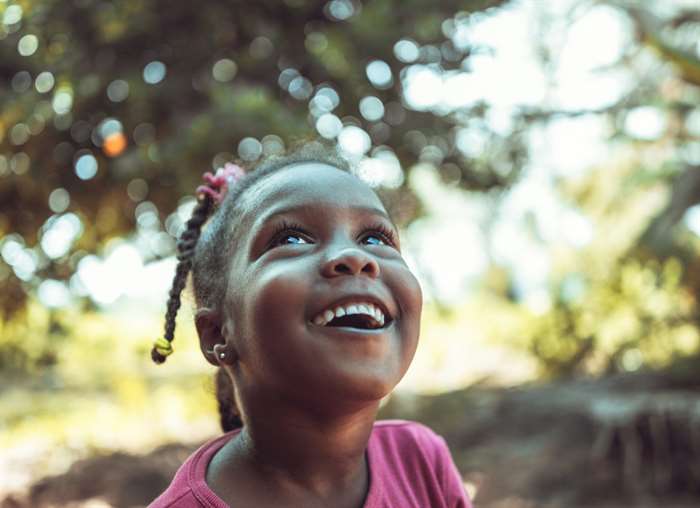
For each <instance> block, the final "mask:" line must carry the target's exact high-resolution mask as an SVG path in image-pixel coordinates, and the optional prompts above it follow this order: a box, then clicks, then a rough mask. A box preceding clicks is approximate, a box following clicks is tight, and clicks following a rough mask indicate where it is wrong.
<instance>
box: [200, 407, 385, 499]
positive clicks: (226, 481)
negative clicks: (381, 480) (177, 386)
mask: <svg viewBox="0 0 700 508" xmlns="http://www.w3.org/2000/svg"><path fill="white" fill-rule="evenodd" d="M270 407H271V406H269V405H268V406H267V408H268V411H265V412H263V414H262V416H261V417H259V418H255V417H252V415H254V414H256V412H255V411H251V412H249V413H248V415H247V418H246V424H245V426H244V427H243V429H242V430H241V432H240V434H239V435H238V436H237V437H236V438H235V439H232V440H231V441H229V443H228V444H227V445H226V446H224V447H223V448H222V449H221V450H219V452H218V453H217V456H215V457H214V458H213V459H212V462H211V463H210V465H209V468H208V470H207V483H209V484H210V486H212V487H213V488H214V490H215V491H216V492H217V493H219V494H220V495H221V496H222V498H224V500H230V502H231V503H233V502H234V501H237V502H238V503H242V504H243V505H245V503H244V502H243V501H242V499H246V496H247V494H250V499H251V500H252V499H256V500H257V501H256V503H257V505H258V506H268V505H269V506H282V505H285V506H286V505H287V504H289V502H290V501H291V502H292V504H291V505H292V506H337V507H344V506H349V507H350V506H361V504H362V501H363V500H364V498H365V496H366V494H367V491H368V489H369V469H368V464H367V462H366V458H365V457H366V455H365V451H366V449H367V443H368V441H369V437H370V434H371V432H372V426H373V424H374V420H375V418H376V414H377V410H378V408H379V402H378V401H376V402H372V403H368V404H363V405H362V407H355V408H353V409H352V410H351V411H350V410H348V411H347V412H345V413H344V414H339V413H336V414H335V415H333V416H328V415H325V416H318V415H313V416H310V415H309V413H297V412H292V413H291V414H290V412H289V407H287V408H285V410H286V411H285V410H282V411H269V408H270ZM272 407H275V406H272ZM283 413H284V414H283ZM228 496H230V497H228Z"/></svg>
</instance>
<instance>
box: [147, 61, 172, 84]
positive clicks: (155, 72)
mask: <svg viewBox="0 0 700 508" xmlns="http://www.w3.org/2000/svg"><path fill="white" fill-rule="evenodd" d="M166 72H167V69H166V67H165V64H164V63H163V62H161V61H159V60H154V61H152V62H150V63H149V64H147V65H146V67H144V68H143V80H144V81H145V82H146V83H148V84H149V85H155V84H158V83H160V82H161V81H163V79H165V74H166Z"/></svg>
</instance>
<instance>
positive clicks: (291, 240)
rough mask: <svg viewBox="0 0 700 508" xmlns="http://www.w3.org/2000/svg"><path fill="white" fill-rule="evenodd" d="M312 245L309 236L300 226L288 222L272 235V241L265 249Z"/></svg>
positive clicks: (282, 224)
mask: <svg viewBox="0 0 700 508" xmlns="http://www.w3.org/2000/svg"><path fill="white" fill-rule="evenodd" d="M310 243H313V242H312V241H311V235H309V233H307V232H306V231H305V230H304V229H303V228H302V227H301V226H299V225H297V224H291V223H288V222H283V223H281V224H280V225H279V226H278V227H277V228H275V231H274V232H273V233H272V239H271V240H270V242H269V243H268V246H267V248H268V249H271V248H273V247H282V246H285V245H305V244H310Z"/></svg>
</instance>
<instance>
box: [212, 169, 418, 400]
mask: <svg viewBox="0 0 700 508" xmlns="http://www.w3.org/2000/svg"><path fill="white" fill-rule="evenodd" d="M239 209H241V210H242V214H241V215H240V218H239V220H237V224H236V228H237V231H239V232H241V233H238V234H237V239H236V249H235V253H234V254H233V256H232V259H231V262H230V266H229V272H228V274H227V277H228V290H227V293H226V298H225V302H224V309H223V315H224V320H223V327H222V330H223V334H224V337H225V338H226V341H227V345H228V346H229V347H232V348H233V350H234V351H235V354H236V357H237V362H236V364H235V365H234V375H235V380H236V385H237V389H238V390H239V395H240V396H241V398H242V402H243V405H244V408H245V406H246V405H247V406H249V405H250V404H255V401H261V402H262V401H264V400H268V401H269V400H270V398H273V399H274V400H276V401H288V402H293V403H296V404H297V405H298V404H300V403H302V404H304V403H306V404H312V405H311V406H310V407H313V408H315V409H317V410H322V409H324V408H325V407H328V408H331V407H332V406H333V405H334V404H336V405H337V404H338V403H341V402H343V401H345V402H359V401H368V400H378V399H380V398H381V397H383V396H385V395H386V394H388V393H389V391H391V389H392V388H393V387H394V386H395V385H396V384H397V383H398V381H399V380H400V379H401V377H402V376H403V375H404V373H405V372H406V369H407V368H408V366H409V364H410V362H411V359H412V358H413V354H414V352H415V349H416V345H417V341H418V331H419V322H420V313H421V305H422V297H421V290H420V287H419V285H418V282H417V280H416V278H415V277H414V276H413V274H412V273H411V272H410V270H409V269H408V267H407V266H406V263H405V262H404V260H403V258H402V256H401V252H400V250H399V245H398V232H397V231H396V228H395V227H394V225H393V223H392V222H391V220H390V219H389V217H388V216H387V214H386V211H385V209H384V207H383V205H382V204H381V202H380V201H379V198H378V197H377V195H376V194H375V193H374V192H373V191H372V190H371V189H370V188H369V187H368V186H367V185H365V184H364V183H363V182H361V181H360V180H358V179H357V178H355V177H354V176H352V175H350V174H348V173H345V172H343V171H340V170H338V169H336V168H333V167H332V166H328V165H326V164H321V163H299V164H295V165H293V166H291V167H288V168H285V169H282V170H281V171H279V172H278V173H274V174H272V175H271V176H268V177H266V178H265V179H263V180H262V181H260V182H259V183H257V184H255V186H254V187H253V188H251V189H249V190H248V191H246V192H245V193H244V194H243V196H242V197H241V202H240V203H239ZM367 304H371V305H372V306H373V307H374V308H371V307H370V313H373V314H374V316H373V317H370V316H359V317H358V316H356V317H355V318H352V319H349V318H347V317H346V318H345V320H343V321H333V319H331V321H330V322H328V319H329V318H330V317H331V315H330V314H328V311H331V312H333V313H334V314H333V315H335V314H336V313H338V312H337V310H338V309H343V310H344V311H345V312H348V311H350V312H353V309H351V308H350V306H362V305H367ZM358 308H359V309H360V312H366V310H363V309H362V307H358ZM377 310H379V311H380V312H381V313H382V314H383V316H382V315H379V314H378V313H377ZM341 313H342V312H341ZM382 319H383V321H384V323H383V325H382V326H379V325H380V324H381V322H382ZM334 325H340V326H334Z"/></svg>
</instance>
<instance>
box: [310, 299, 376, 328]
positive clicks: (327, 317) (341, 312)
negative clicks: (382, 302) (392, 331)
mask: <svg viewBox="0 0 700 508" xmlns="http://www.w3.org/2000/svg"><path fill="white" fill-rule="evenodd" d="M351 314H364V315H366V316H370V317H371V318H374V319H375V320H376V321H377V322H378V323H379V326H384V312H382V310H381V309H380V308H379V307H377V306H376V305H374V304H372V303H368V302H356V303H349V304H345V305H338V306H337V307H334V308H332V309H326V310H324V311H323V312H321V313H320V314H319V315H318V316H316V317H315V318H314V320H313V321H314V324H316V325H320V326H326V325H327V324H328V323H330V322H331V321H332V320H333V319H334V318H337V317H343V316H349V315H351Z"/></svg>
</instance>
